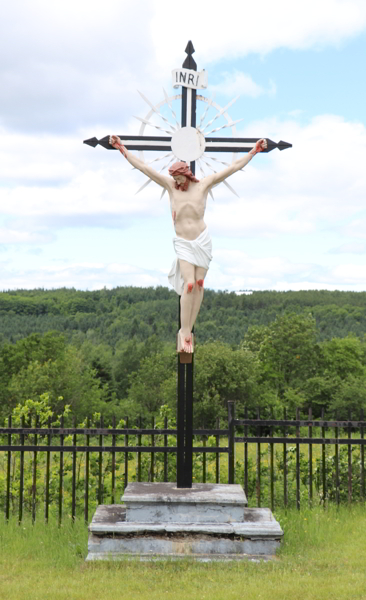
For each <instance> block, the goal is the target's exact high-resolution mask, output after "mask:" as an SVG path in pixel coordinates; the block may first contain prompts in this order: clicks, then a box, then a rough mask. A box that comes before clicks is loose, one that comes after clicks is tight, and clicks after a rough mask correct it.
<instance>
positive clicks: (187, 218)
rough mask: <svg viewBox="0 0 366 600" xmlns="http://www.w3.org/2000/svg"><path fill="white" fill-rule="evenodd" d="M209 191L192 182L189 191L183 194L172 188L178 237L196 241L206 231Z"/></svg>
mask: <svg viewBox="0 0 366 600" xmlns="http://www.w3.org/2000/svg"><path fill="white" fill-rule="evenodd" d="M207 193H208V192H207V190H205V189H204V188H203V186H202V185H200V183H194V182H190V184H189V187H188V190H187V191H185V192H183V191H181V190H177V189H175V187H172V188H171V190H170V193H169V195H170V206H171V211H172V217H173V222H174V227H175V232H176V234H177V236H178V237H182V238H184V239H186V240H195V239H196V238H197V237H198V236H199V235H200V234H201V233H202V231H204V229H206V224H205V222H204V220H203V218H204V215H205V208H206V200H207Z"/></svg>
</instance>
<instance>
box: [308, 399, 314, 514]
mask: <svg viewBox="0 0 366 600" xmlns="http://www.w3.org/2000/svg"><path fill="white" fill-rule="evenodd" d="M308 419H309V421H312V420H313V409H312V407H311V406H309V414H308ZM308 437H309V438H310V439H311V438H312V437H313V426H312V425H310V424H309V428H308ZM308 461H309V468H308V474H309V487H308V498H309V507H310V508H311V507H312V506H313V445H312V444H311V443H309V446H308Z"/></svg>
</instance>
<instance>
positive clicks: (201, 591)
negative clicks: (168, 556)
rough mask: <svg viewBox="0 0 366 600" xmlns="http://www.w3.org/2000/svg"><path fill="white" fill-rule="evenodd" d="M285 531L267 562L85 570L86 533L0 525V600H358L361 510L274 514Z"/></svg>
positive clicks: (363, 566) (363, 559)
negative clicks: (275, 553)
mask: <svg viewBox="0 0 366 600" xmlns="http://www.w3.org/2000/svg"><path fill="white" fill-rule="evenodd" d="M276 517H277V519H278V520H279V521H280V523H281V525H282V527H283V528H284V531H285V541H284V543H283V546H282V548H281V551H280V553H279V556H278V559H277V560H275V561H273V562H269V563H260V564H257V563H250V562H240V563H235V562H232V563H203V564H201V563H194V562H191V561H190V560H188V559H187V560H183V561H179V562H174V561H172V562H169V561H168V562H165V561H158V562H152V563H140V562H138V561H127V560H124V561H122V562H118V563H85V561H84V558H85V555H86V550H87V530H86V527H85V526H84V524H83V523H82V522H76V523H75V525H72V524H71V523H70V520H68V521H67V522H66V520H65V523H64V525H63V526H62V527H61V528H58V527H57V523H56V522H53V521H51V522H50V524H49V525H47V526H45V525H44V524H43V522H42V520H41V519H39V520H38V521H37V522H36V524H35V525H34V526H32V524H31V523H30V522H29V521H27V520H26V521H24V523H23V524H22V525H20V526H19V525H18V524H17V523H16V521H15V519H14V520H11V521H10V522H9V523H8V524H6V523H5V522H4V521H2V520H1V524H0V599H1V600H49V599H52V600H64V599H65V600H66V599H68V600H90V599H92V598H97V599H98V600H112V599H113V600H114V599H117V598H123V600H130V599H134V600H135V599H138V600H145V599H146V600H147V599H149V600H155V599H156V600H157V599H159V600H160V599H161V598H166V599H167V600H181V599H184V600H187V599H194V600H196V599H197V600H200V599H206V598H207V599H210V600H221V599H222V600H232V599H235V600H237V599H238V598H245V600H252V599H257V598H258V599H259V598H263V599H271V600H282V599H283V600H285V599H286V600H288V599H289V598H291V599H292V598H293V599H296V600H310V599H311V600H317V599H319V600H353V599H357V600H358V599H362V600H365V599H366V540H365V533H366V510H365V507H364V506H361V505H354V506H352V507H346V506H342V507H341V508H340V509H339V510H338V511H337V510H336V509H335V508H334V507H330V508H328V509H327V510H323V509H322V508H316V509H313V510H311V511H310V510H308V509H305V510H302V511H301V512H299V513H298V512H296V511H295V510H291V511H288V512H287V513H286V512H284V511H279V512H277V513H276Z"/></svg>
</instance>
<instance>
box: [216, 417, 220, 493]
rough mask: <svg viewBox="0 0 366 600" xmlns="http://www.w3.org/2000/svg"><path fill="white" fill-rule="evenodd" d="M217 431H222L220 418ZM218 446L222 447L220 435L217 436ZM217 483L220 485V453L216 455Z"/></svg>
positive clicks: (217, 421) (218, 418) (217, 420)
mask: <svg viewBox="0 0 366 600" xmlns="http://www.w3.org/2000/svg"><path fill="white" fill-rule="evenodd" d="M216 429H220V417H217V419H216ZM216 446H217V447H218V448H219V447H220V434H219V433H218V434H216ZM215 481H216V483H220V452H217V453H216V479H215Z"/></svg>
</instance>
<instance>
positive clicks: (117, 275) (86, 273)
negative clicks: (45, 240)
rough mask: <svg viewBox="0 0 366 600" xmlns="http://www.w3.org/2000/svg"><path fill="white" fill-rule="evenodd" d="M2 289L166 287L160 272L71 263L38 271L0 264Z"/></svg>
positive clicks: (125, 265) (132, 267) (120, 266)
mask: <svg viewBox="0 0 366 600" xmlns="http://www.w3.org/2000/svg"><path fill="white" fill-rule="evenodd" d="M0 281H1V290H10V289H19V288H23V289H34V288H37V287H45V288H47V289H52V288H59V287H75V288H77V289H89V290H98V289H102V288H103V287H107V288H113V287H117V286H123V285H135V286H141V287H149V286H157V285H166V277H165V275H163V274H162V273H160V272H158V271H157V272H154V271H148V270H146V269H141V268H138V267H134V266H132V265H128V264H119V265H117V264H116V263H115V264H110V265H108V264H105V263H73V264H68V265H63V266H57V265H47V264H46V265H44V266H42V267H40V268H38V269H32V270H31V269H28V270H25V269H24V270H20V269H12V268H10V267H9V266H8V265H4V264H0Z"/></svg>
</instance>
